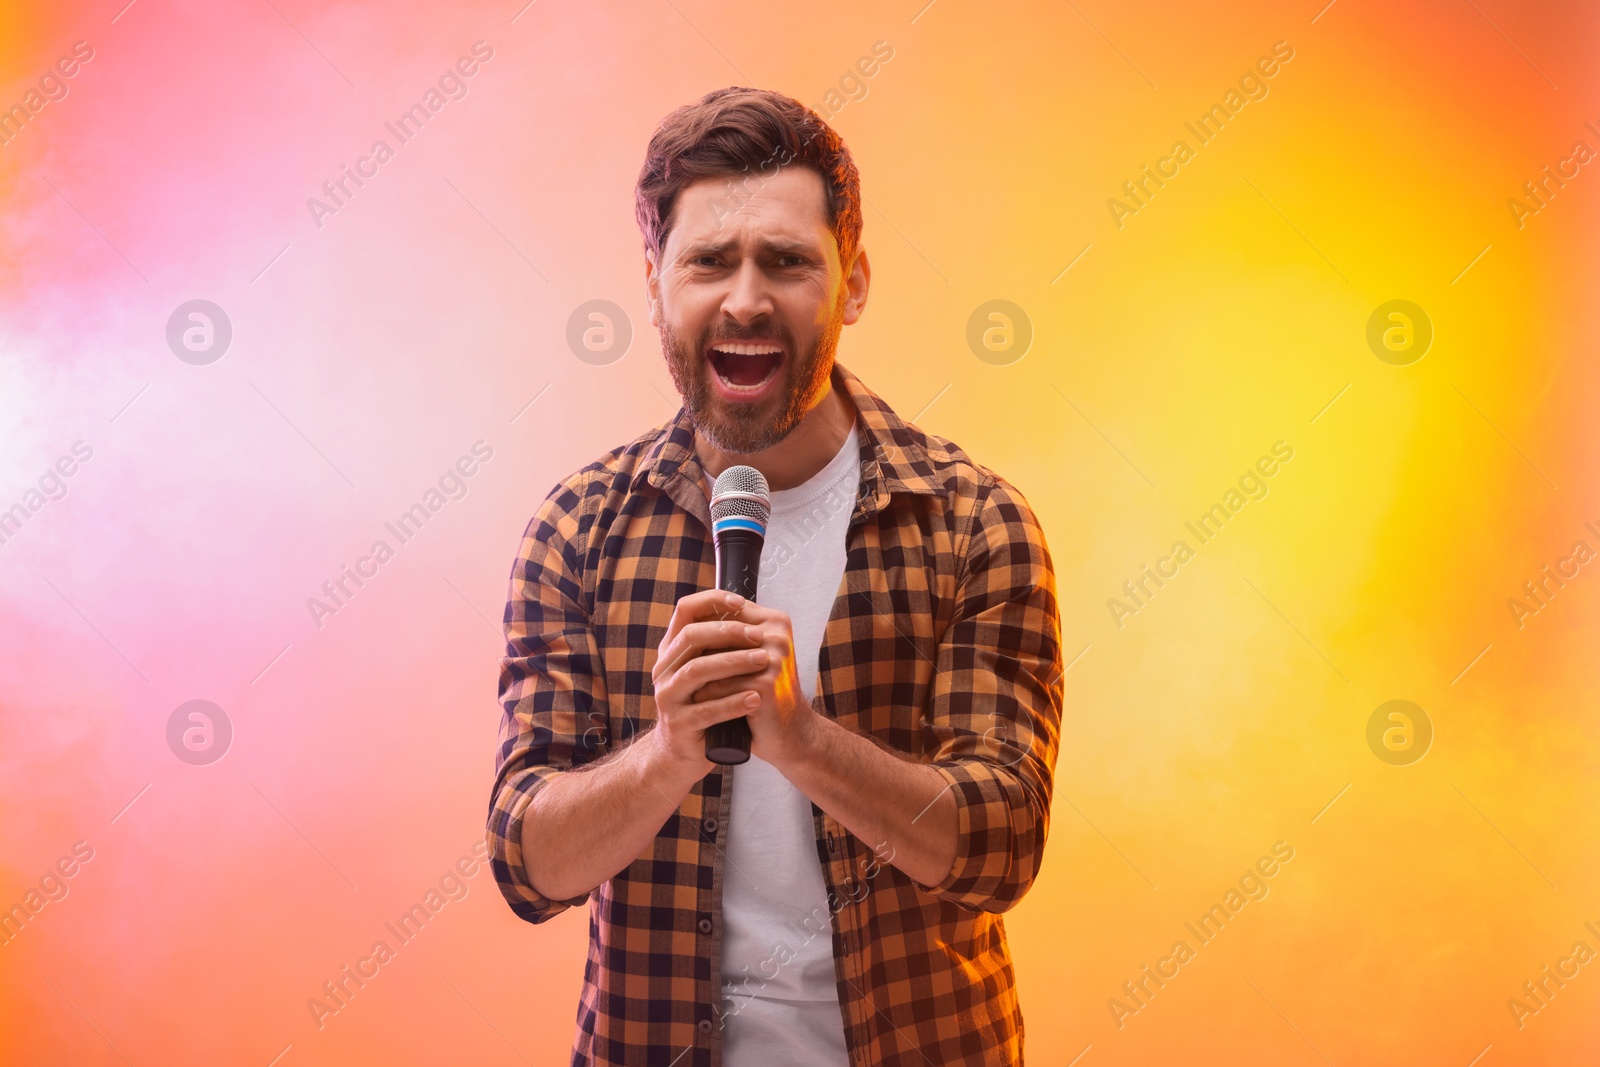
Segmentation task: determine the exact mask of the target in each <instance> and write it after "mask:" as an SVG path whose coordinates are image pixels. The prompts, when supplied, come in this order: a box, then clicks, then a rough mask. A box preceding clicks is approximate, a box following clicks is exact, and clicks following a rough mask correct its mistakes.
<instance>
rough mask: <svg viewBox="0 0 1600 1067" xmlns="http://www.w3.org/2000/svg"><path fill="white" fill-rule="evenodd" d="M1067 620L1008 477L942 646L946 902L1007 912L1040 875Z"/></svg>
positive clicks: (987, 504) (940, 750) (936, 700)
mask: <svg viewBox="0 0 1600 1067" xmlns="http://www.w3.org/2000/svg"><path fill="white" fill-rule="evenodd" d="M1062 691H1063V679H1062V656H1061V633H1060V612H1059V608H1058V605H1057V602H1056V587H1055V571H1054V567H1053V565H1052V563H1051V559H1050V552H1049V549H1048V547H1047V545H1046V543H1045V539H1044V533H1043V530H1042V528H1041V527H1040V525H1039V522H1038V519H1037V518H1036V517H1035V515H1034V513H1033V511H1032V509H1031V508H1030V507H1029V506H1028V503H1027V502H1026V500H1024V499H1023V497H1022V495H1021V494H1020V493H1019V492H1018V491H1017V490H1016V489H1015V488H1014V487H1012V486H1011V485H1009V484H1008V483H1006V482H1005V481H1003V480H1001V479H998V478H997V479H996V480H995V483H994V484H993V485H992V486H991V487H990V489H989V491H988V493H987V496H986V497H985V498H984V499H983V500H982V502H981V505H980V506H979V507H978V509H977V512H976V517H975V521H974V526H973V530H972V533H971V536H970V537H969V538H968V539H967V543H966V551H965V553H964V556H963V566H962V570H961V576H960V579H959V580H958V582H957V592H956V605H955V609H954V612H953V613H952V616H951V622H950V625H949V626H948V627H947V629H946V631H945V633H944V636H943V638H942V640H941V643H940V645H939V652H938V662H937V669H936V671H935V681H934V689H933V698H932V702H931V707H930V708H929V720H930V724H929V729H930V730H931V731H932V733H933V736H934V739H935V742H936V744H937V747H936V748H935V749H934V751H933V752H932V766H933V768H934V769H935V770H936V771H938V772H939V773H940V774H941V775H943V776H944V778H945V779H946V780H947V781H948V782H949V784H950V790H951V792H952V793H953V794H954V795H955V798H956V833H957V842H956V859H955V863H954V864H953V866H952V867H951V869H950V872H949V873H948V874H947V875H946V876H945V878H944V879H943V881H941V882H940V883H939V884H938V885H935V886H928V887H925V889H926V891H927V892H929V893H931V894H932V895H934V896H936V897H939V898H940V899H944V900H948V901H950V902H952V903H955V904H959V905H962V906H964V907H968V908H972V909H975V910H983V911H991V912H1003V911H1006V910H1007V909H1009V908H1010V907H1012V906H1013V905H1014V904H1016V903H1017V901H1019V900H1021V899H1022V896H1023V894H1025V893H1026V892H1027V891H1028V888H1029V887H1030V886H1031V885H1032V884H1033V880H1034V878H1035V876H1037V874H1038V873H1039V864H1040V862H1041V861H1042V860H1043V858H1044V844H1045V837H1046V834H1047V832H1048V830H1049V823H1050V797H1051V789H1052V783H1053V778H1054V774H1055V764H1056V754H1057V751H1058V748H1059V745H1060V731H1061V709H1062Z"/></svg>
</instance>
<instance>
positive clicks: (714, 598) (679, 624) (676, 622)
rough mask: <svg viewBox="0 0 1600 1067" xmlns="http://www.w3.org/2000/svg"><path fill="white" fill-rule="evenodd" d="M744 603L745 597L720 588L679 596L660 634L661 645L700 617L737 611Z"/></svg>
mask: <svg viewBox="0 0 1600 1067" xmlns="http://www.w3.org/2000/svg"><path fill="white" fill-rule="evenodd" d="M744 604H745V599H744V598H743V597H741V596H739V595H737V594H735V593H727V592H724V591H722V590H721V589H702V590H701V591H700V592H698V593H690V594H689V595H688V596H686V597H680V598H679V600H678V603H677V604H676V605H675V606H674V607H673V609H672V618H671V619H669V620H668V621H667V632H666V633H665V634H663V635H662V638H661V643H662V645H663V646H665V645H666V643H667V642H669V641H671V640H672V639H673V638H674V637H676V636H678V631H680V630H682V629H683V628H684V627H685V626H687V625H689V624H690V623H692V622H697V621H699V620H700V619H717V618H722V617H724V616H726V615H728V614H729V613H731V612H735V611H738V610H739V608H740V607H742V606H743V605H744Z"/></svg>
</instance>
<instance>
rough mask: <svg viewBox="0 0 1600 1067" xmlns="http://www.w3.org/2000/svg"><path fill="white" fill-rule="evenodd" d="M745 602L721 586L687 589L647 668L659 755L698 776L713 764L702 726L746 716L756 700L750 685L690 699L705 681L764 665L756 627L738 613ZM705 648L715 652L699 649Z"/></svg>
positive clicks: (754, 671) (764, 655) (750, 671)
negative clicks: (712, 697) (695, 590)
mask: <svg viewBox="0 0 1600 1067" xmlns="http://www.w3.org/2000/svg"><path fill="white" fill-rule="evenodd" d="M744 604H745V600H744V598H743V597H741V596H739V595H737V594H735V593H725V592H723V591H721V590H720V589H707V590H703V591H701V592H698V593H691V594H689V595H688V596H686V597H684V598H683V599H682V600H679V601H678V604H677V606H676V607H675V608H674V609H673V612H672V621H671V622H669V623H668V624H667V632H666V634H665V635H663V636H662V638H661V644H660V646H659V647H658V648H657V649H656V662H655V666H654V667H653V668H652V670H651V678H652V680H653V684H654V688H655V697H656V725H655V729H654V730H652V731H650V733H651V735H652V741H653V744H654V745H655V747H656V749H657V751H658V753H659V754H660V755H662V756H665V757H667V758H669V759H671V760H672V761H673V762H674V763H675V764H678V765H680V766H682V767H684V768H687V769H693V770H694V771H696V772H698V773H697V775H696V779H697V780H698V778H700V777H704V775H705V774H706V772H707V771H710V770H711V769H712V768H713V767H715V766H716V764H715V763H713V762H712V761H711V760H708V759H706V742H705V733H706V728H707V727H708V726H710V725H711V724H712V723H717V722H722V721H723V720H725V719H736V718H738V717H739V716H741V715H748V714H749V713H750V712H751V711H754V710H755V709H756V708H757V707H758V706H760V703H761V699H760V697H759V696H757V695H756V693H755V691H754V690H741V691H739V692H737V693H731V694H729V695H727V696H723V697H719V698H717V699H715V700H705V701H698V702H697V701H696V700H695V695H696V693H697V692H698V691H699V689H700V687H701V686H703V685H705V684H706V683H707V682H713V681H717V680H719V679H723V678H737V677H739V676H740V675H745V674H757V673H759V672H760V671H762V670H763V669H765V667H766V665H767V659H768V653H767V651H766V650H765V649H763V648H761V647H759V646H760V644H761V631H760V630H759V629H757V628H756V627H754V626H751V625H749V624H747V623H745V622H744V621H743V620H742V619H741V618H740V617H739V615H740V609H741V608H743V607H744ZM710 649H716V650H717V651H715V652H712V653H711V654H710V655H706V654H704V653H706V652H707V650H710Z"/></svg>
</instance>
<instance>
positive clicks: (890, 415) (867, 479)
mask: <svg viewBox="0 0 1600 1067" xmlns="http://www.w3.org/2000/svg"><path fill="white" fill-rule="evenodd" d="M833 387H834V388H835V389H838V390H840V391H841V392H842V393H843V394H844V396H845V398H846V399H848V400H849V401H850V403H851V405H852V406H853V407H854V408H855V412H856V432H857V436H858V437H859V438H860V451H861V494H860V496H859V497H858V499H857V503H856V512H855V514H853V515H852V516H851V521H852V522H854V521H855V520H856V518H858V517H860V516H861V515H865V514H870V513H872V512H874V511H877V510H879V509H881V508H883V507H885V506H887V504H888V502H889V497H890V495H891V494H894V493H935V494H936V493H941V492H943V490H942V488H941V487H940V486H939V485H938V484H937V483H936V482H935V481H934V469H933V464H932V462H931V461H930V460H929V458H928V449H927V443H928V438H927V435H926V434H924V433H923V432H922V431H921V430H918V429H916V428H915V427H913V426H911V425H910V424H909V423H907V422H905V420H903V419H901V418H900V416H899V415H897V414H895V411H894V409H893V408H891V407H890V406H889V405H888V404H886V403H885V402H884V401H883V400H882V399H881V398H880V397H879V396H878V395H877V394H876V393H874V392H873V391H872V390H871V389H868V388H867V386H866V384H865V383H863V382H862V381H861V379H860V378H857V377H856V376H855V375H854V374H852V373H850V371H849V370H848V369H846V368H845V366H844V364H842V363H839V362H837V361H835V362H834V365H833ZM660 429H661V432H660V433H659V434H657V435H656V439H655V441H654V442H653V443H652V444H651V445H650V447H649V448H647V449H645V452H644V455H643V456H642V457H641V458H640V461H639V465H638V467H637V469H636V470H635V472H634V476H633V483H632V484H633V485H634V486H637V485H638V484H639V482H640V481H641V480H644V481H648V482H649V484H650V485H652V486H654V487H655V488H657V489H661V490H663V491H666V492H668V493H669V495H671V496H672V497H673V499H674V500H677V501H678V502H679V503H680V504H683V505H684V506H685V507H687V508H688V509H689V510H690V511H692V512H693V513H694V514H695V515H696V516H697V517H699V518H700V520H701V521H702V522H703V523H705V524H706V525H707V526H708V527H709V525H710V510H709V503H708V502H707V500H706V497H705V493H704V490H703V489H702V488H701V487H702V486H703V484H704V482H705V468H704V467H702V466H701V464H700V457H699V456H698V455H697V454H696V453H695V450H694V422H693V421H692V420H691V419H690V418H689V413H688V412H687V411H686V410H685V409H684V408H683V407H682V406H681V405H680V406H679V408H678V411H677V414H675V415H674V416H673V417H672V418H671V419H669V420H667V421H666V422H665V423H663V424H662V425H661V427H660ZM686 490H687V491H686ZM691 493H692V496H691V495H690V494H691ZM693 503H698V505H699V506H697V507H695V506H691V504H693Z"/></svg>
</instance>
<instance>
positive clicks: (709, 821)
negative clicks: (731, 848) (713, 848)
mask: <svg viewBox="0 0 1600 1067" xmlns="http://www.w3.org/2000/svg"><path fill="white" fill-rule="evenodd" d="M700 825H701V826H703V827H705V829H706V833H708V834H712V835H715V834H716V832H717V817H716V816H715V815H711V816H707V817H706V819H705V821H704V822H702V823H701V824H700Z"/></svg>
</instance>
